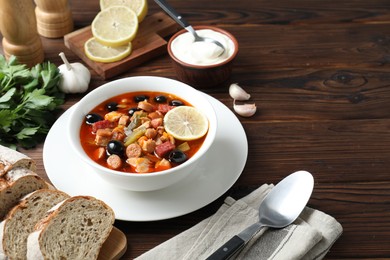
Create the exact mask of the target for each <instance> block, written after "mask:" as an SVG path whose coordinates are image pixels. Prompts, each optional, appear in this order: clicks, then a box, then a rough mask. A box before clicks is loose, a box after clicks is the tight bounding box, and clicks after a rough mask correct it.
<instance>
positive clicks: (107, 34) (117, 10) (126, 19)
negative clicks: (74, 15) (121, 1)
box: [91, 5, 138, 47]
mask: <svg viewBox="0 0 390 260" xmlns="http://www.w3.org/2000/svg"><path fill="white" fill-rule="evenodd" d="M91 29H92V34H93V36H94V37H95V39H96V40H97V41H98V42H100V43H101V44H104V45H106V46H110V47H117V46H121V45H126V44H128V43H129V42H131V41H132V40H133V39H134V38H135V36H136V34H137V31H138V18H137V15H136V14H135V12H134V11H133V10H131V9H130V8H128V7H125V6H118V5H115V6H111V7H108V8H106V9H104V10H102V11H100V12H99V13H98V14H97V15H96V16H95V18H94V19H93V22H92V26H91Z"/></svg>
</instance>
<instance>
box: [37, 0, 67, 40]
mask: <svg viewBox="0 0 390 260" xmlns="http://www.w3.org/2000/svg"><path fill="white" fill-rule="evenodd" d="M35 3H36V5H37V6H36V8H35V15H36V16H37V28H38V33H39V34H40V35H42V36H44V37H47V38H60V37H62V36H64V35H65V34H67V33H69V32H71V31H72V30H73V18H72V12H71V10H70V7H69V3H68V0H35Z"/></svg>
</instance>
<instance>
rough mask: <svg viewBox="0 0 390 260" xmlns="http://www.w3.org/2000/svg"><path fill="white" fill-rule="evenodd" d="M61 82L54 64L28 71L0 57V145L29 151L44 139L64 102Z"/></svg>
mask: <svg viewBox="0 0 390 260" xmlns="http://www.w3.org/2000/svg"><path fill="white" fill-rule="evenodd" d="M60 78H61V74H60V72H59V70H58V68H57V67H56V65H54V64H53V63H50V62H44V63H42V64H37V65H35V66H34V67H33V68H31V69H29V68H28V67H27V66H26V65H22V64H19V63H18V61H17V59H16V58H15V57H10V59H9V60H8V62H7V60H6V59H5V58H4V56H2V55H0V144H2V145H4V146H7V147H10V148H14V149H16V147H18V146H21V147H23V148H32V147H34V146H36V145H37V144H38V143H41V142H42V141H43V140H44V139H45V137H46V135H47V133H48V132H49V129H50V127H51V126H52V125H53V123H54V122H55V120H56V118H57V117H56V113H55V112H58V110H59V108H60V105H62V104H63V103H64V99H65V94H64V93H63V92H61V91H60V90H59V89H58V84H59V81H60Z"/></svg>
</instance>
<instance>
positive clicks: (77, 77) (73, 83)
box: [58, 52, 91, 93]
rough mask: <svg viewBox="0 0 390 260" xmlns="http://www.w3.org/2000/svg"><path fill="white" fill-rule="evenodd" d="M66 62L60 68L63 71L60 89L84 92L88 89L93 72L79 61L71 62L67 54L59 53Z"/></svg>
mask: <svg viewBox="0 0 390 260" xmlns="http://www.w3.org/2000/svg"><path fill="white" fill-rule="evenodd" d="M59 56H60V57H61V59H62V61H63V62H64V64H62V65H60V66H59V67H58V69H59V70H60V73H61V80H60V83H59V89H60V90H61V91H62V92H64V93H83V92H85V91H87V89H88V86H89V82H90V80H91V72H90V71H89V69H88V68H87V67H85V66H84V65H83V64H81V63H79V62H75V63H71V64H70V63H69V62H68V60H67V59H66V57H65V54H64V53H63V52H61V53H60V54H59Z"/></svg>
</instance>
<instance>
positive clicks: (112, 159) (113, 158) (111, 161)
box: [107, 154, 122, 170]
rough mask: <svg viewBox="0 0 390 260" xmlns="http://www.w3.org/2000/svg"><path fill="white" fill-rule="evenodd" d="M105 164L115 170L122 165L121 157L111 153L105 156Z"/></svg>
mask: <svg viewBox="0 0 390 260" xmlns="http://www.w3.org/2000/svg"><path fill="white" fill-rule="evenodd" d="M107 164H108V167H110V168H111V169H114V170H117V169H119V168H120V167H121V166H122V159H121V158H120V157H119V156H118V155H116V154H111V155H110V156H109V157H108V158H107Z"/></svg>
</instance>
